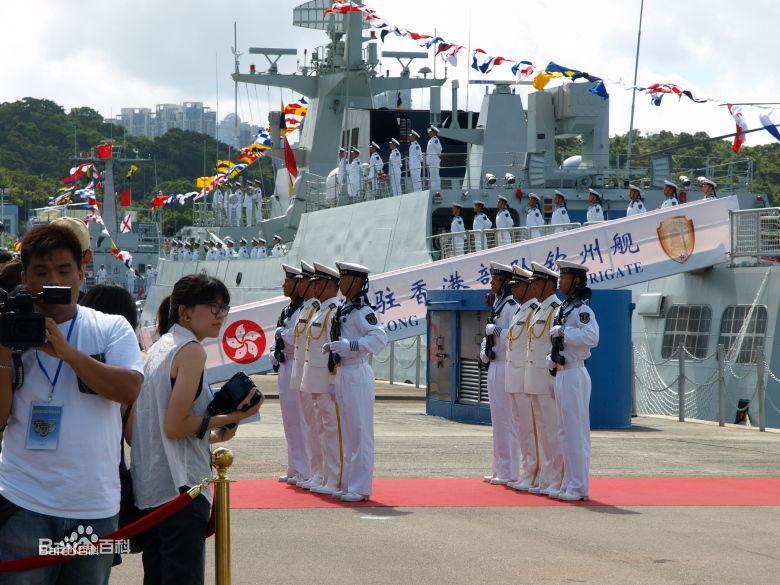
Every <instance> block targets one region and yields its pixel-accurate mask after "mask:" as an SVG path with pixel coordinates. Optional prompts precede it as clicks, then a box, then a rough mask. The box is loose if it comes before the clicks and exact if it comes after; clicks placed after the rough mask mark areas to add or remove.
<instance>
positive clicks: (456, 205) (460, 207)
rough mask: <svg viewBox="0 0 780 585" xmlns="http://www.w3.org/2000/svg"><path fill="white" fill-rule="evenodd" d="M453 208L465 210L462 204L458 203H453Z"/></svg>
mask: <svg viewBox="0 0 780 585" xmlns="http://www.w3.org/2000/svg"><path fill="white" fill-rule="evenodd" d="M452 207H457V208H458V209H463V206H462V205H461V204H460V203H458V202H457V201H453V202H452Z"/></svg>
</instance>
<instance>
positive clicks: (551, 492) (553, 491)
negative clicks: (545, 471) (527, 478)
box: [542, 488, 561, 500]
mask: <svg viewBox="0 0 780 585" xmlns="http://www.w3.org/2000/svg"><path fill="white" fill-rule="evenodd" d="M542 493H543V494H544V495H545V496H547V497H548V498H552V499H553V500H557V499H558V494H560V493H561V492H560V491H558V490H556V489H555V488H547V489H546V490H544V491H543V492H542Z"/></svg>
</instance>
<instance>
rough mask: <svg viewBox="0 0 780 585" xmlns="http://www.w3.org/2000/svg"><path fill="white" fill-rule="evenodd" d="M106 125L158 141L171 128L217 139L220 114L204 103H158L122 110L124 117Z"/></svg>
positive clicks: (114, 119)
mask: <svg viewBox="0 0 780 585" xmlns="http://www.w3.org/2000/svg"><path fill="white" fill-rule="evenodd" d="M106 122H110V123H112V124H116V125H118V126H123V127H124V128H126V129H127V131H128V132H129V133H130V134H131V135H132V136H146V137H147V138H155V137H157V136H162V135H163V134H165V133H166V132H167V131H168V130H170V129H171V128H180V129H181V130H190V131H192V132H200V133H202V134H208V135H209V136H211V137H212V138H216V137H217V113H216V112H213V111H212V110H211V108H208V107H204V106H203V102H184V103H183V104H157V105H156V106H155V108H154V111H152V110H151V109H150V108H122V109H121V114H120V115H118V116H116V117H115V118H111V119H107V120H106Z"/></svg>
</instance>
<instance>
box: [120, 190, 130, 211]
mask: <svg viewBox="0 0 780 585" xmlns="http://www.w3.org/2000/svg"><path fill="white" fill-rule="evenodd" d="M130 199H131V193H130V189H126V190H124V191H122V195H120V200H119V205H120V206H122V207H130Z"/></svg>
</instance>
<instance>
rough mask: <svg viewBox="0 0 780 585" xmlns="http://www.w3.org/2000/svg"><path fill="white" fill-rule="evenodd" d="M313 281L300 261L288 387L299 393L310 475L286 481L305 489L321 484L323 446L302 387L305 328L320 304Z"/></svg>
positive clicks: (309, 397)
mask: <svg viewBox="0 0 780 585" xmlns="http://www.w3.org/2000/svg"><path fill="white" fill-rule="evenodd" d="M315 282H316V277H315V274H314V266H312V265H311V264H308V263H306V262H301V282H300V283H299V284H298V292H300V294H301V297H302V298H303V304H302V305H301V308H300V309H299V310H298V315H297V317H296V319H295V324H294V325H293V329H292V346H293V365H292V370H291V371H290V382H289V388H290V389H291V390H295V391H297V392H299V394H300V401H301V410H302V411H303V420H304V427H305V429H304V436H305V438H306V440H307V447H306V451H307V453H308V455H309V476H308V477H302V478H301V479H298V480H294V478H289V479H288V480H287V483H289V484H295V485H297V486H298V487H302V488H304V489H309V488H311V487H312V486H319V485H322V475H321V474H322V446H321V445H320V442H319V435H320V425H319V418H318V417H317V410H316V406H315V404H314V398H313V395H312V394H311V392H304V391H303V388H302V385H301V382H302V379H303V366H304V363H305V360H306V328H307V327H308V324H309V322H310V321H311V319H312V317H313V316H314V314H315V313H316V312H317V311H318V310H319V308H320V301H319V300H318V299H317V288H318V287H316V286H314V284H315ZM288 340H289V334H288V336H287V338H285V344H286V343H287V341H288Z"/></svg>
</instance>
